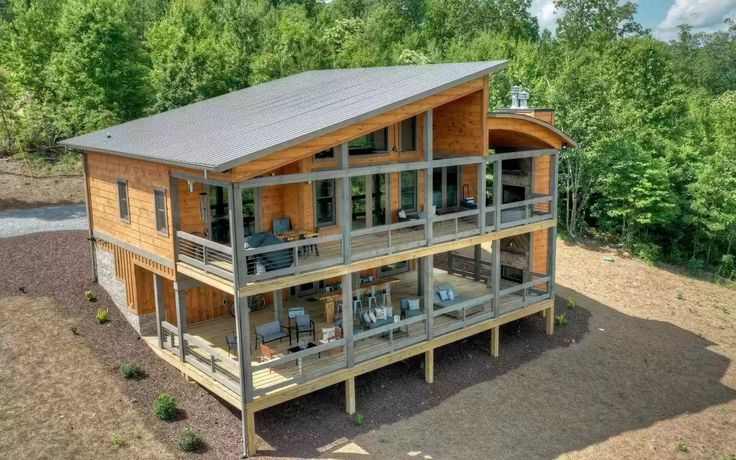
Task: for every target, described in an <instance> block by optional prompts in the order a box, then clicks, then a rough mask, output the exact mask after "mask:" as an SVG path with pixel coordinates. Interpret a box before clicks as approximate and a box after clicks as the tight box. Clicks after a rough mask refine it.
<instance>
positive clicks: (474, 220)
mask: <svg viewBox="0 0 736 460" xmlns="http://www.w3.org/2000/svg"><path fill="white" fill-rule="evenodd" d="M479 214H480V211H479V210H477V209H468V210H466V211H459V212H453V213H450V214H442V215H439V216H434V217H433V218H432V239H433V241H434V242H436V243H442V242H445V241H454V240H459V239H461V238H467V237H469V236H473V235H479V234H480V227H479V226H478V216H479Z"/></svg>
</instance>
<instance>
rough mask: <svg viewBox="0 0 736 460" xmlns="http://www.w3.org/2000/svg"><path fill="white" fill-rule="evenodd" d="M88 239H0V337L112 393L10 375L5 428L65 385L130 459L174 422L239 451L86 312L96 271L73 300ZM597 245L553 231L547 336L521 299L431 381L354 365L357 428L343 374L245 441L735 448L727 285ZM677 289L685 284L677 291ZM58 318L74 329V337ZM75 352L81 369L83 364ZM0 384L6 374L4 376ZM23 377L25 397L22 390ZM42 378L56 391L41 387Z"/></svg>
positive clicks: (176, 385) (322, 451) (141, 351)
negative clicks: (176, 412) (10, 405)
mask: <svg viewBox="0 0 736 460" xmlns="http://www.w3.org/2000/svg"><path fill="white" fill-rule="evenodd" d="M87 244H88V243H87V242H86V241H85V240H84V232H56V233H46V234H36V235H31V236H25V237H17V238H9V239H4V240H2V239H0V254H3V258H4V260H3V262H4V263H3V266H4V267H13V269H11V270H8V269H0V314H2V315H3V316H1V317H0V321H2V323H0V324H2V326H0V327H3V330H2V331H1V332H2V334H3V336H5V335H6V332H7V331H10V332H7V333H8V334H10V336H12V337H14V338H13V339H10V340H13V342H12V344H11V349H12V347H18V349H19V350H23V353H21V355H23V356H25V355H28V354H29V353H31V352H30V351H28V350H27V349H26V347H29V346H30V345H31V343H32V342H36V340H35V339H31V338H29V337H37V335H34V331H33V329H34V327H35V328H37V329H39V330H41V331H43V332H42V336H44V337H46V338H47V339H48V341H49V342H51V343H52V344H54V343H55V344H57V345H58V347H56V348H58V349H61V348H64V349H66V348H69V349H70V352H71V353H74V354H75V355H76V354H78V355H79V356H81V357H84V359H81V358H80V360H81V362H82V364H79V365H77V364H73V365H70V366H73V367H72V369H75V371H74V372H70V373H69V375H72V376H76V377H75V378H76V380H74V379H72V380H66V379H67V378H70V377H67V376H65V377H64V379H63V380H60V379H61V377H58V378H56V379H52V378H51V377H50V375H51V374H53V373H59V372H61V371H60V367H61V366H60V364H56V366H54V364H55V363H54V362H49V361H45V360H44V359H42V357H39V358H38V359H37V360H36V359H35V358H34V360H33V361H29V363H35V364H36V366H37V367H40V368H43V370H38V372H41V373H42V377H41V378H36V380H35V381H37V382H43V381H48V382H50V383H49V385H51V386H52V387H54V388H57V387H59V386H61V385H65V386H66V387H67V388H69V387H72V388H73V387H74V385H82V384H83V382H84V380H85V379H86V380H88V381H93V382H99V384H100V386H102V387H104V388H105V389H106V391H107V392H108V393H109V394H111V395H117V394H121V395H123V396H121V397H118V396H114V397H110V398H107V399H102V400H100V399H98V398H85V397H79V394H82V396H84V395H85V394H86V393H87V391H88V390H86V389H83V390H81V391H78V392H75V391H62V389H61V388H57V390H58V391H56V392H53V391H51V390H49V393H45V391H46V390H43V391H42V390H41V389H40V388H38V387H37V386H32V385H30V384H29V385H26V388H24V389H21V388H19V387H16V386H10V387H8V388H10V389H9V390H8V391H7V396H6V395H2V397H3V398H7V400H9V401H12V400H20V401H22V403H20V404H18V406H19V407H18V408H17V411H18V412H9V411H5V412H0V429H2V432H3V433H8V432H9V431H8V430H9V429H10V430H16V431H19V430H18V429H17V428H13V427H15V426H16V425H17V426H23V424H24V421H23V420H22V418H23V417H24V416H25V415H24V414H29V413H33V412H39V413H42V412H43V413H46V412H45V411H46V409H45V408H46V407H47V406H48V405H49V404H51V403H49V401H51V400H54V399H59V398H62V399H65V400H68V401H63V402H60V401H54V405H56V406H60V407H68V408H77V407H79V408H80V409H79V411H89V410H90V409H87V408H85V407H84V406H85V405H90V404H91V405H93V406H96V407H98V409H97V410H96V411H95V412H94V413H96V414H98V415H97V417H100V416H99V414H101V413H103V412H106V411H108V410H113V408H115V410H117V412H115V413H114V414H115V415H114V417H117V418H120V417H122V419H123V422H121V426H124V427H131V428H130V429H129V430H125V431H126V433H132V431H131V430H133V429H135V428H133V427H140V426H142V428H140V429H142V430H143V435H142V437H141V439H140V440H138V439H136V438H132V439H131V440H130V442H131V444H130V446H129V447H124V448H123V449H130V450H129V451H128V452H129V453H130V454H131V455H130V456H131V457H137V455H135V454H134V453H133V452H134V451H133V449H137V448H138V446H139V444H138V442H139V441H140V446H143V445H144V443H148V442H150V443H153V444H152V445H154V446H157V445H158V446H159V448H160V449H161V450H160V451H156V450H155V449H154V448H153V447H152V448H151V449H150V452H156V453H158V452H161V454H162V456H165V455H169V454H170V455H177V456H178V455H181V454H180V453H179V452H178V451H177V450H176V447H175V442H176V434H177V432H178V431H179V430H181V428H183V427H184V426H188V425H191V426H193V427H194V428H195V429H197V430H199V431H200V432H202V434H203V436H204V438H205V439H206V441H207V443H208V447H207V449H206V450H205V451H204V452H202V453H200V454H197V455H200V456H203V457H206V458H236V457H238V456H239V455H240V427H239V424H240V421H239V417H238V414H237V413H233V411H231V410H230V409H228V408H227V406H226V405H224V404H223V403H221V402H220V401H218V400H217V399H216V398H215V397H213V396H212V395H210V394H208V393H207V392H205V391H204V390H202V389H200V388H199V387H197V386H196V385H194V384H188V383H185V382H184V379H183V378H182V377H181V375H180V374H178V373H177V372H176V371H175V370H173V369H171V368H170V367H169V366H167V365H166V364H165V363H163V362H162V361H160V360H158V359H157V358H156V357H155V356H153V354H152V353H151V352H150V351H149V350H148V349H147V348H146V346H145V345H144V344H143V343H142V341H141V340H138V339H137V338H136V336H135V333H133V331H132V329H131V328H130V327H128V326H127V323H125V321H124V319H123V318H122V317H121V315H119V314H117V312H116V310H115V309H114V308H111V310H110V313H111V319H112V321H111V322H110V323H109V324H107V325H105V326H100V325H98V324H96V323H95V321H94V312H95V311H96V309H97V308H98V307H99V306H108V305H109V299H108V298H107V297H106V295H105V294H104V292H102V291H101V290H100V289H98V288H96V287H93V289H94V290H95V292H96V293H97V294H98V296H99V298H98V302H97V303H89V302H87V301H86V300H85V299H84V296H83V291H84V290H85V289H86V288H87V287H88V286H91V285H90V284H89V282H88V281H85V280H86V278H87V270H88V256H87V252H86V251H87ZM607 254H608V253H607V252H604V251H602V250H600V249H599V248H597V247H586V246H575V245H566V244H564V243H560V244H559V249H558V286H559V287H558V289H559V290H558V292H559V294H560V297H559V298H558V299H557V302H556V309H557V312H558V313H561V312H564V313H565V314H566V316H567V321H568V322H567V325H565V326H560V327H558V328H557V331H556V333H555V335H554V336H552V337H548V336H546V335H545V334H544V324H543V321H542V319H541V318H540V317H539V316H537V315H535V316H533V317H530V318H527V319H524V320H520V321H517V322H514V323H512V324H509V325H506V326H504V327H503V328H502V334H501V356H500V357H499V358H496V359H493V358H491V357H490V355H489V335H488V334H479V335H477V336H474V337H472V338H469V339H467V340H464V341H461V342H459V343H456V344H452V345H449V346H447V347H443V348H441V349H439V350H437V352H436V354H435V383H434V384H432V385H429V384H427V383H425V382H424V380H423V370H422V362H421V360H420V359H409V360H406V361H402V362H400V363H397V364H395V365H393V366H390V367H387V368H383V369H380V370H378V371H376V372H373V373H370V374H368V375H365V376H362V377H360V378H358V379H357V406H358V411H359V412H360V413H361V414H363V415H364V416H365V423H364V424H363V425H361V426H358V425H356V424H355V423H354V421H353V418H352V417H350V416H348V415H347V414H345V413H344V393H343V388H342V386H341V385H335V386H333V387H330V388H327V389H324V390H322V391H319V392H316V393H314V394H311V395H308V396H305V397H303V398H300V399H298V400H294V401H290V402H287V403H285V404H282V405H280V406H277V407H274V408H271V409H268V410H265V411H263V412H260V413H258V414H256V430H257V434H258V442H259V446H258V447H259V454H261V455H270V456H274V457H300V458H305V457H307V458H310V457H320V456H322V457H331V458H346V457H355V456H356V455H359V456H365V454H368V455H370V456H372V457H376V458H399V457H401V458H406V457H407V456H409V457H413V458H429V457H431V458H435V459H436V458H484V459H485V458H537V457H543V458H549V457H557V456H563V457H572V458H591V457H592V458H598V457H601V458H613V457H617V458H621V457H623V458H641V457H648V458H678V457H682V458H685V457H686V456H687V457H694V458H722V457H724V456H727V455H730V454H735V453H736V435H735V434H736V370H734V366H733V365H732V364H731V361H732V359H733V358H734V357H736V335H735V334H736V332H735V331H736V329H735V326H736V291H733V290H728V289H726V288H723V287H720V286H716V285H713V284H711V283H707V282H704V281H698V280H693V279H690V278H687V277H684V276H682V275H679V274H677V273H674V272H672V271H668V270H666V269H663V268H657V267H650V266H647V265H645V264H643V263H641V262H639V261H636V260H631V259H622V258H619V257H618V256H615V255H614V257H615V262H613V263H610V262H605V261H603V260H602V257H603V256H604V255H607ZM60 267H63V268H60ZM20 288H23V292H25V293H24V294H21V290H20ZM677 292H682V294H683V295H682V297H683V299H682V300H679V299H678V298H677V297H678V296H677ZM19 295H20V297H18V296H19ZM3 296H6V297H5V298H3ZM568 296H572V297H573V298H574V299H575V300H576V305H577V306H576V308H575V309H573V310H568V309H567V308H566V301H565V299H566V298H567V297H568ZM49 297H51V298H53V300H51V299H49ZM24 302H28V303H24ZM18 309H21V310H24V311H26V312H28V315H29V316H23V317H19V318H21V319H15V318H16V316H15V315H7V314H5V313H4V312H6V311H16V310H18ZM62 320H64V321H62ZM29 323H30V325H29V326H24V325H25V324H29ZM39 323H43V324H42V325H41V326H38V324H39ZM47 327H48V328H50V329H52V330H53V331H52V330H49V329H46V328H47ZM71 327H75V328H76V331H77V332H78V333H80V335H79V336H77V335H74V334H73V332H72V331H71V329H70V328H71ZM14 331H18V332H14ZM54 331H55V332H54ZM3 340H4V339H3ZM0 344H2V345H0V346H2V351H1V353H2V355H0V356H1V357H0V368H5V367H6V366H8V364H7V362H8V360H7V358H6V356H7V353H8V352H7V351H6V345H5V342H4V341H3V342H0ZM85 350H86V351H85ZM52 353H53V351H52ZM14 361H17V360H16V359H14ZM65 361H66V360H64V361H61V360H59V361H57V362H56V363H59V362H65ZM125 361H136V362H139V363H140V364H142V365H143V367H144V369H145V370H146V372H147V374H148V375H147V378H145V379H143V380H141V381H125V380H123V379H122V378H120V377H119V374H118V369H117V368H118V366H119V365H120V364H121V363H122V362H125ZM25 365H26V364H25V363H21V364H15V363H14V364H12V366H11V367H12V368H15V366H20V367H22V366H25ZM31 365H33V364H31ZM95 366H99V367H100V369H101V371H99V373H97V372H98V371H95V370H94V367H95ZM63 368H64V369H66V367H63ZM88 368H89V369H92V370H91V371H90V372H87V371H86V369H88ZM19 372H20V371H19ZM25 372H29V371H25ZM0 375H2V376H3V377H2V378H5V374H0ZM25 375H27V374H25ZM90 376H91V377H90ZM34 377H35V376H28V377H26V379H32V378H34ZM0 388H2V389H4V388H6V385H5V382H4V381H3V382H0ZM81 388H85V387H81ZM22 391H24V392H25V393H27V394H28V395H29V396H25V395H22V394H19V393H21V392H22ZM89 391H91V390H89ZM161 391H170V392H171V393H172V394H174V395H175V396H176V397H177V399H178V400H179V401H180V405H181V407H182V412H181V417H180V418H179V419H178V420H177V421H175V422H173V423H163V422H159V421H157V420H155V418H154V417H153V415H152V414H151V404H152V401H153V399H154V398H155V396H156V395H157V394H158V393H160V392H161ZM118 392H119V393H118ZM52 393H54V397H53V398H52V397H50V396H48V395H50V394H52ZM133 401H135V402H133ZM0 407H5V404H4V402H3V404H2V406H0ZM36 408H41V409H38V410H36ZM0 410H2V409H0ZM69 410H70V409H66V411H69ZM126 414H128V415H126ZM110 418H113V416H111V417H110ZM86 420H95V421H96V420H98V419H92V418H86ZM29 423H30V422H29ZM99 423H100V425H99V426H101V427H102V426H106V425H104V424H103V423H102V422H99ZM55 425H56V424H53V423H51V424H49V425H48V426H47V425H43V426H42V428H39V429H38V431H37V432H38V433H39V434H37V435H36V436H35V437H34V438H32V439H31V438H28V437H26V438H23V437H22V436H23V434H22V432H20V434H18V433H16V432H14V433H13V436H11V437H6V439H0V451H3V452H5V451H10V452H12V453H16V454H17V455H14V456H13V457H21V458H29V457H34V458H35V457H37V456H39V454H38V452H41V451H40V450H38V449H42V448H48V447H45V446H61V444H64V443H68V442H74V441H75V440H76V439H79V438H75V437H74V436H80V435H77V434H74V435H72V434H68V432H67V434H66V435H65V434H64V433H65V432H64V431H63V430H61V434H60V435H59V436H57V437H54V436H51V435H46V434H44V433H45V432H47V431H48V432H56V431H58V430H56V431H55ZM85 425H87V426H90V425H95V423H91V422H90V423H86V424H85ZM6 427H8V428H6ZM76 429H87V430H92V431H95V430H94V428H91V429H90V428H86V427H79V428H77V427H75V430H76ZM105 430H106V429H100V430H99V431H100V432H102V431H104V434H99V432H98V434H97V436H98V437H101V438H102V441H100V443H99V445H95V446H92V447H90V450H89V451H87V450H81V451H75V452H73V453H71V454H70V456H75V457H85V456H88V457H97V458H99V455H97V454H99V452H101V451H102V450H93V449H97V448H99V449H103V448H106V449H111V450H110V452H112V453H111V454H110V455H116V453H117V451H115V450H113V449H112V448H111V446H110V445H109V444H107V445H105V444H106V443H107V442H108V441H109V431H105ZM87 436H91V435H87ZM3 437H5V435H4V436H3ZM3 437H0V438H3ZM128 440H129V439H128V438H126V441H128ZM678 442H681V443H682V444H681V445H686V446H687V449H688V453H687V454H685V453H678V452H677V451H676V445H677V443H678ZM3 443H6V444H7V445H5V444H3ZM19 443H20V444H22V446H19ZM28 444H31V445H35V446H36V447H35V449H37V450H24V449H30V448H29V447H28ZM48 449H50V448H48ZM121 451H122V452H124V450H121ZM43 452H52V450H46V451H43ZM136 452H137V451H136ZM40 456H43V455H42V454H41V455H40ZM62 456H65V455H62Z"/></svg>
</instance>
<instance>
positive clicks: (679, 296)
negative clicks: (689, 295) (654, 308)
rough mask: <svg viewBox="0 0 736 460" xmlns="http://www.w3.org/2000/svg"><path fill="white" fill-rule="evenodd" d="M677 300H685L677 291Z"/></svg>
mask: <svg viewBox="0 0 736 460" xmlns="http://www.w3.org/2000/svg"><path fill="white" fill-rule="evenodd" d="M677 300H685V296H684V295H682V292H680V291H677Z"/></svg>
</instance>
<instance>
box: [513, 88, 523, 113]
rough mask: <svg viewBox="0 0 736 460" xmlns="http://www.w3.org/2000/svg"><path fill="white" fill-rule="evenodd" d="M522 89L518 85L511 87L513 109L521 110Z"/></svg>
mask: <svg viewBox="0 0 736 460" xmlns="http://www.w3.org/2000/svg"><path fill="white" fill-rule="evenodd" d="M520 90H521V88H520V87H519V86H517V85H514V86H512V87H511V108H512V109H518V108H519V91H520Z"/></svg>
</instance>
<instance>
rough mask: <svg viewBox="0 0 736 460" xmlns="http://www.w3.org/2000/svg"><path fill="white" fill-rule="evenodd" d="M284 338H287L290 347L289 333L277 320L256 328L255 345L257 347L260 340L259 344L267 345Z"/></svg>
mask: <svg viewBox="0 0 736 460" xmlns="http://www.w3.org/2000/svg"><path fill="white" fill-rule="evenodd" d="M286 337H288V338H289V345H291V331H289V329H288V328H286V327H284V326H282V325H281V321H279V320H277V319H276V320H273V321H270V322H268V323H264V324H259V325H257V326H256V345H258V339H260V340H261V343H269V342H273V341H276V340H278V341H281V339H283V338H286Z"/></svg>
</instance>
